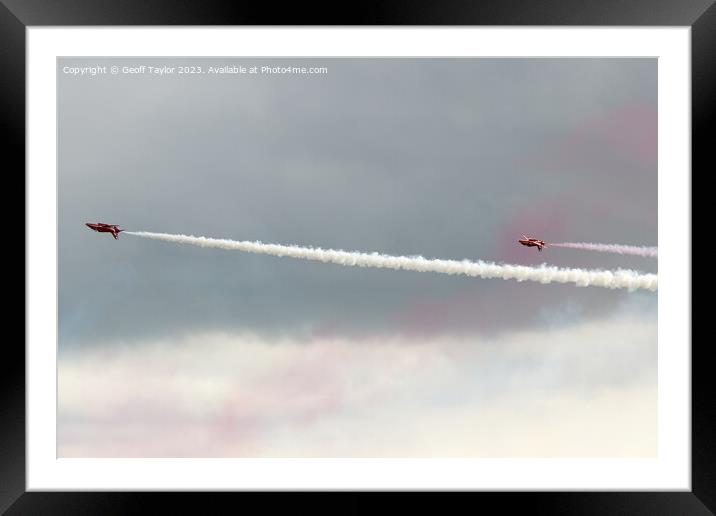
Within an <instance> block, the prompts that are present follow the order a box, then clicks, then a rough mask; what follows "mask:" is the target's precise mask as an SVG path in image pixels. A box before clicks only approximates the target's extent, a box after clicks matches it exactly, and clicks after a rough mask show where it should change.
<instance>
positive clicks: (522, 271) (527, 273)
mask: <svg viewBox="0 0 716 516" xmlns="http://www.w3.org/2000/svg"><path fill="white" fill-rule="evenodd" d="M125 234H128V235H134V236H138V237H142V238H151V239H154V240H163V241H165V242H173V243H177V244H190V245H196V246H199V247H213V248H218V249H229V250H235V251H245V252H248V253H258V254H269V255H273V256H288V257H291V258H301V259H304V260H316V261H320V262H324V263H335V264H338V265H345V266H353V267H375V268H382V269H404V270H409V271H418V272H439V273H442V274H464V275H466V276H476V277H480V278H502V279H515V280H517V281H537V282H540V283H574V284H575V285H578V286H580V287H588V286H596V287H605V288H627V289H629V290H636V289H646V290H651V291H652V292H653V291H656V290H657V282H658V279H657V275H656V274H641V273H638V272H635V271H631V270H615V271H599V270H583V269H561V268H558V267H554V266H547V265H541V266H540V267H528V266H524V265H508V264H496V263H491V262H483V261H477V262H471V261H469V260H462V261H457V260H438V259H432V260H428V259H426V258H423V257H422V256H390V255H384V254H378V253H370V254H369V253H359V252H348V251H336V250H334V249H320V248H314V247H300V246H294V245H290V246H287V245H278V244H264V243H263V242H249V241H236V240H225V239H216V238H206V237H197V236H193V235H171V234H168V233H148V232H145V231H125Z"/></svg>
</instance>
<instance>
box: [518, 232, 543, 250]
mask: <svg viewBox="0 0 716 516" xmlns="http://www.w3.org/2000/svg"><path fill="white" fill-rule="evenodd" d="M522 238H523V240H518V242H519V243H520V244H522V245H524V246H527V247H536V248H537V250H538V251H542V248H543V247H545V246H546V245H547V244H546V243H545V242H544V240H538V239H536V238H533V237H528V236H527V235H522Z"/></svg>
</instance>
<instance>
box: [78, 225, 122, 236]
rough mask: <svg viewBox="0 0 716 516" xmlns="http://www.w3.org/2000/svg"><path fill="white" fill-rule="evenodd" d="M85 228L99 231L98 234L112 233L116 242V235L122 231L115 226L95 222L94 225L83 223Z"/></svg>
mask: <svg viewBox="0 0 716 516" xmlns="http://www.w3.org/2000/svg"><path fill="white" fill-rule="evenodd" d="M85 226H87V227H88V228H90V229H94V230H95V231H99V232H100V233H112V236H113V237H114V239H115V240H117V235H119V233H120V232H122V231H124V230H123V229H119V228H118V227H117V225H116V224H105V223H103V222H96V223H94V224H92V223H91V222H85Z"/></svg>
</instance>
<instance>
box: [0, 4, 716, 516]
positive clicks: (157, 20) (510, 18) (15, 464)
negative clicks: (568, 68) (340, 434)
mask: <svg viewBox="0 0 716 516" xmlns="http://www.w3.org/2000/svg"><path fill="white" fill-rule="evenodd" d="M304 24H305V25H462V26H466V25H503V26H504V25H577V26H595V25H607V26H630V25H635V26H689V27H691V44H692V48H691V51H692V55H691V59H692V61H691V72H692V175H691V177H692V179H693V177H694V176H695V175H696V173H695V172H696V171H697V170H700V171H701V175H705V174H706V173H707V171H713V170H716V167H714V158H713V157H712V156H713V154H712V152H711V147H712V146H713V140H712V139H710V138H709V136H708V134H709V131H708V128H709V127H708V126H709V125H712V124H713V122H714V118H715V117H714V114H716V109H715V107H716V66H715V65H716V6H715V5H714V0H648V1H647V0H602V1H599V2H595V1H587V0H578V1H575V0H572V1H564V0H563V1H559V0H490V1H479V2H478V1H473V0H450V1H445V0H443V1H438V0H414V1H411V2H403V1H397V0H390V1H375V0H366V1H364V2H361V3H360V4H355V8H354V9H351V8H350V4H343V3H332V4H326V5H323V4H322V3H314V4H305V3H288V2H286V3H285V5H281V6H280V7H277V6H276V5H273V4H271V3H267V2H263V3H259V2H241V1H237V2H218V1H212V0H204V1H201V2H200V1H194V2H184V1H181V2H180V1H172V0H142V1H138V0H130V1H126V0H125V1H122V2H118V1H116V0H114V1H110V0H62V1H60V0H54V1H53V0H0V90H1V95H0V128H1V129H0V130H1V131H2V142H3V146H2V148H3V158H4V163H5V164H6V166H4V167H3V169H4V170H5V172H6V173H5V175H4V176H5V180H6V184H7V180H9V179H15V180H19V179H18V178H21V177H25V176H24V173H25V29H26V28H27V27H29V26H82V25H145V26H148V25H159V26H163V25H304ZM20 188H21V189H22V190H23V194H24V192H25V184H24V181H23V183H22V185H21V186H20ZM692 191H693V188H692ZM6 192H7V194H6V195H7V198H11V197H14V190H13V189H10V188H6ZM24 198H25V197H24V195H23V199H24ZM692 203H693V201H692ZM6 205H7V204H6ZM18 211H19V209H18V210H15V211H14V216H13V215H7V217H10V218H11V219H12V220H14V219H16V218H17V212H18ZM692 218H693V221H694V222H697V219H696V218H695V217H692ZM692 234H693V231H692ZM23 258H24V259H26V258H27V257H26V256H23ZM692 263H693V260H692ZM6 269H7V266H6ZM25 271H26V274H27V269H25ZM10 276H19V275H12V274H10ZM25 296H26V294H25V295H23V299H25ZM692 305H693V302H692ZM6 306H8V308H7V309H6V310H11V311H13V310H15V308H14V306H15V304H14V303H13V304H9V305H6ZM24 306H25V305H24V303H23V309H24ZM17 319H18V320H19V319H20V317H18V318H17ZM8 320H10V318H8ZM692 320H693V317H692ZM23 333H24V329H23ZM692 335H693V330H692ZM23 340H24V339H23ZM675 344H676V343H675ZM691 344H692V457H691V458H692V490H691V491H690V492H662V491H655V492H639V493H637V492H614V493H602V492H589V493H574V492H571V493H566V492H564V493H563V492H550V493H537V492H530V493H509V492H506V493H473V494H471V496H475V495H477V496H480V497H481V498H482V501H484V500H488V499H489V500H490V501H491V502H496V503H499V504H500V505H501V506H502V507H506V508H508V509H518V510H519V509H524V510H525V511H529V513H540V514H541V513H543V514H617V513H618V514H674V515H675V514H684V515H685V514H713V513H714V511H716V490H715V489H714V486H716V428H715V424H714V423H715V422H716V404H714V403H713V401H712V400H711V394H712V392H714V387H716V386H715V385H714V381H713V380H712V375H711V374H710V373H711V371H710V369H711V362H710V361H709V359H708V348H709V347H710V343H708V342H706V341H705V340H698V339H695V338H693V337H692V343H691ZM0 382H1V385H2V388H1V390H0V432H2V433H1V437H0V512H2V513H5V512H7V514H129V513H137V512H143V510H146V509H147V507H149V505H148V502H152V503H157V502H158V503H161V504H162V506H163V508H164V511H163V512H168V511H169V510H170V509H169V505H174V504H176V505H177V506H179V507H178V508H181V509H183V510H191V511H192V512H194V511H196V512H201V513H205V512H206V509H207V506H206V504H207V503H208V496H217V494H214V495H211V494H209V493H201V494H198V493H194V494H192V495H190V494H188V493H175V494H167V493H119V492H112V493H61V492H26V487H25V348H24V345H23V344H21V342H20V339H15V338H7V339H6V340H5V346H3V356H2V358H1V359H0ZM229 496H242V497H244V499H246V498H247V497H248V500H253V499H255V498H256V497H257V496H263V495H254V494H248V493H243V494H241V493H231V494H222V495H220V496H219V498H220V499H225V500H228V498H227V497H229ZM285 498H286V499H287V500H286V501H287V502H288V504H287V505H288V506H289V507H293V508H296V507H298V506H300V505H302V503H307V504H311V511H312V512H315V511H316V510H317V509H320V508H322V507H320V506H319V507H317V506H316V505H315V500H313V498H314V497H313V496H307V495H305V494H303V493H302V494H298V493H289V494H288V495H287V496H286V497H285ZM331 498H332V497H329V499H328V500H330V499H331ZM383 498H384V497H382V496H378V495H376V494H373V493H361V494H358V493H352V494H349V495H348V496H344V497H342V499H341V501H340V502H337V503H330V502H329V503H325V502H324V507H325V508H326V510H327V512H328V511H331V513H333V512H335V511H337V510H338V511H340V512H341V513H346V512H351V513H357V512H365V511H372V510H375V509H378V508H382V507H383V505H384V503H383ZM211 503H212V505H213V504H214V503H215V500H212V502H211ZM419 503H420V504H421V506H422V507H421V508H424V509H428V510H430V509H431V508H432V507H431V504H435V506H434V509H435V510H436V511H440V510H441V509H442V510H444V509H445V506H444V503H443V502H441V501H434V499H433V498H431V499H430V500H426V499H425V498H424V497H421V500H420V502H419ZM237 510H238V508H237Z"/></svg>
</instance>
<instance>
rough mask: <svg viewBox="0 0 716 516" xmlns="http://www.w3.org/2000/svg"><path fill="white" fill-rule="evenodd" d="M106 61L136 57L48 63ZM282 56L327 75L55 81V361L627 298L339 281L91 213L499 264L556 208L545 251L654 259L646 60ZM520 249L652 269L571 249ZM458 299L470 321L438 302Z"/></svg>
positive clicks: (590, 312)
mask: <svg viewBox="0 0 716 516" xmlns="http://www.w3.org/2000/svg"><path fill="white" fill-rule="evenodd" d="M100 61H101V63H103V64H108V65H109V64H119V65H120V66H121V65H122V64H129V63H135V62H137V61H138V60H137V59H127V58H117V59H101V60H98V59H96V58H91V59H90V58H66V59H61V60H60V61H59V63H58V67H59V68H60V69H61V67H62V66H64V65H66V64H72V65H82V64H97V63H99V62H100ZM152 61H154V62H156V63H158V64H163V63H170V64H174V65H176V64H178V63H179V62H182V63H184V64H199V63H201V64H203V65H204V66H207V65H208V64H209V61H198V60H194V61H191V60H188V59H152ZM267 61H268V60H266V59H260V60H250V59H234V58H229V59H216V60H211V62H212V63H215V64H219V63H220V64H239V63H243V64H245V65H250V64H251V63H265V62H267ZM276 62H281V63H292V64H293V63H294V62H301V63H304V64H308V65H310V66H324V65H325V66H327V67H328V68H329V74H328V75H326V76H310V77H307V76H281V77H276V76H270V77H269V76H260V77H252V78H247V77H243V78H236V77H233V78H232V77H209V76H201V77H190V78H188V77H185V78H181V79H180V78H177V77H175V78H165V79H158V78H152V77H146V76H144V77H139V76H133V77H127V76H104V77H95V78H74V77H69V76H67V75H63V74H62V73H59V74H58V127H59V153H58V169H59V175H58V179H59V282H60V291H59V312H60V345H61V347H63V346H70V345H72V344H73V343H79V342H85V341H88V342H94V341H97V340H98V339H100V340H105V339H109V340H112V339H125V338H130V339H131V338H135V337H141V336H142V335H151V334H171V333H181V332H183V331H186V330H203V329H212V328H232V329H250V330H254V331H261V332H297V331H302V330H303V329H305V328H308V329H313V330H317V331H319V330H321V329H328V330H330V329H336V328H337V329H339V330H342V331H355V332H361V331H363V332H366V331H374V330H380V331H383V330H384V331H399V332H405V331H408V332H410V331H423V330H425V324H423V323H426V321H424V320H422V321H420V320H419V319H420V317H421V316H420V314H421V309H420V306H427V307H428V308H427V309H426V310H427V311H428V312H430V310H433V312H434V313H435V314H436V315H435V316H434V318H435V319H434V329H436V330H446V329H458V330H459V329H464V330H470V329H475V328H477V329H481V330H482V329H484V328H483V326H484V327H485V328H487V329H488V331H489V330H495V331H498V330H500V329H504V328H515V327H524V326H530V325H543V324H544V321H545V320H548V319H549V317H545V313H547V314H549V313H556V314H564V313H565V310H566V308H565V307H569V306H572V307H574V306H577V307H578V309H574V310H572V311H571V312H568V313H570V314H571V315H570V317H579V318H583V319H589V318H593V317H596V316H598V315H601V314H603V313H604V312H605V311H609V310H616V309H617V307H618V306H620V303H621V301H623V300H624V299H625V298H628V297H629V296H631V294H624V293H617V292H601V291H599V292H595V291H587V290H585V289H574V288H573V287H560V286H542V285H532V286H527V285H514V284H508V283H506V282H501V281H500V282H495V281H488V282H484V281H480V282H479V283H475V282H474V280H469V281H470V282H469V283H468V282H466V281H465V279H464V278H444V277H440V276H436V275H429V274H423V275H420V274H413V273H396V272H392V271H375V270H346V269H343V268H339V267H332V266H324V265H321V264H310V263H301V262H293V261H290V260H281V259H273V258H268V257H263V256H246V255H240V254H236V253H230V252H222V251H214V250H203V249H187V248H181V247H178V246H171V245H164V244H161V243H154V242H144V241H138V240H133V239H131V238H127V237H122V236H120V241H119V242H114V241H112V240H111V239H108V238H104V237H105V235H96V234H91V233H89V231H88V230H87V229H86V228H85V227H84V226H83V225H82V223H83V222H85V221H89V220H101V221H106V222H112V223H119V224H121V225H123V226H125V227H127V228H130V229H137V230H149V231H164V232H183V233H193V234H197V235H199V234H203V235H207V236H216V237H228V238H239V239H259V240H263V241H267V242H277V243H297V244H305V245H317V246H322V247H333V248H344V249H351V250H362V251H381V252H385V253H391V254H422V255H424V256H429V257H444V258H457V259H460V258H464V257H469V258H484V259H496V260H503V259H504V260H507V259H508V258H510V259H511V258H513V255H510V254H509V253H510V252H511V251H505V249H508V248H505V249H503V247H501V245H502V244H500V242H501V241H503V240H504V239H507V240H510V241H511V240H514V237H515V236H519V235H512V234H511V233H510V234H509V235H508V236H505V235H506V234H507V233H509V232H511V231H514V230H517V229H516V228H517V226H518V225H520V226H522V225H524V223H523V222H522V220H523V219H520V217H523V218H524V220H525V221H532V222H533V223H534V225H539V220H540V217H542V215H543V213H544V211H545V210H548V209H554V210H555V215H554V217H555V219H556V220H559V221H560V229H559V231H557V229H556V224H555V225H553V226H552V227H554V228H555V229H554V233H558V234H552V235H545V238H547V239H550V238H554V239H559V240H580V241H581V240H589V241H605V242H613V243H624V244H630V243H633V244H649V245H652V244H656V234H657V225H656V186H657V183H656V161H655V159H656V156H655V152H656V149H655V147H654V148H652V147H649V141H650V140H646V143H643V142H642V140H641V139H639V138H638V137H637V136H638V134H637V135H636V136H635V133H642V132H644V133H645V134H646V136H648V135H649V134H651V133H650V132H651V131H654V132H655V130H656V127H655V119H654V121H653V123H652V122H651V120H652V119H651V118H650V116H651V114H652V113H655V111H656V99H657V95H656V94H657V83H656V71H657V64H656V60H653V59H579V60H574V59H538V60H533V59H504V60H503V59H478V60H470V59H444V60H440V59H437V60H434V59H425V60H423V59H420V60H406V59H400V60H392V59H389V60H386V59H381V60H374V59H367V60H364V59H310V60H288V59H280V60H276ZM642 115H643V120H641V121H640V117H642ZM642 130H644V131H642ZM545 206H546V207H548V208H545ZM532 208H534V210H535V211H534V212H530V211H529V210H530V209H532ZM521 214H522V215H521ZM513 227H514V228H515V229H513ZM548 227H549V226H548ZM522 231H530V229H529V228H524V229H523V230H522ZM504 245H507V244H504ZM506 253H507V254H506ZM516 256H517V259H518V260H521V261H523V262H524V263H540V262H541V261H543V260H548V261H549V262H551V263H555V264H558V265H570V266H594V267H603V268H607V267H609V268H612V267H615V266H627V267H632V268H639V269H642V270H645V271H653V270H655V269H656V264H655V263H651V262H650V261H646V260H642V259H634V258H625V257H607V256H595V255H590V254H586V253H579V252H576V251H571V250H563V251H560V252H559V253H557V252H554V253H548V254H544V253H543V254H542V255H541V256H537V255H536V253H534V254H533V253H523V254H520V255H516ZM652 298H653V299H654V303H655V296H653V297H652ZM464 299H467V300H468V303H467V304H466V305H462V306H464V308H463V313H462V315H455V312H454V311H450V310H448V309H447V308H445V307H448V308H449V307H452V306H454V305H455V303H456V302H457V301H459V300H464ZM416 304H417V305H420V306H418V308H415V307H416ZM441 306H442V307H443V308H440V307H441ZM506 307H509V308H510V309H506ZM471 308H474V310H475V311H476V310H478V309H479V310H480V311H479V312H475V311H473V312H471V311H470V309H471ZM476 313H477V315H475V314H476ZM427 323H430V321H427ZM427 326H430V324H427ZM428 329H429V328H428Z"/></svg>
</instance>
